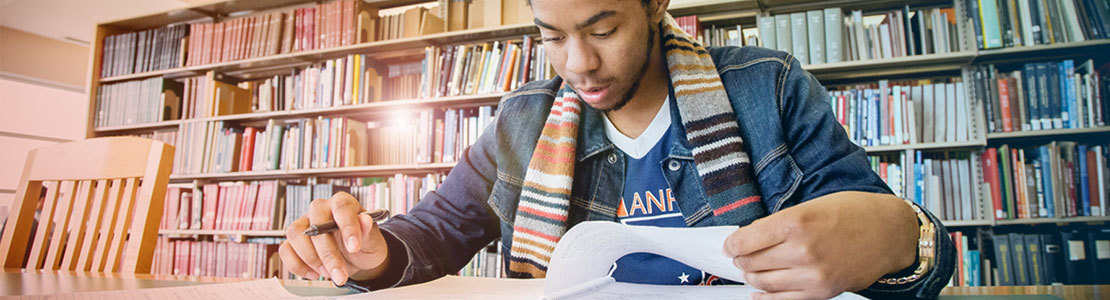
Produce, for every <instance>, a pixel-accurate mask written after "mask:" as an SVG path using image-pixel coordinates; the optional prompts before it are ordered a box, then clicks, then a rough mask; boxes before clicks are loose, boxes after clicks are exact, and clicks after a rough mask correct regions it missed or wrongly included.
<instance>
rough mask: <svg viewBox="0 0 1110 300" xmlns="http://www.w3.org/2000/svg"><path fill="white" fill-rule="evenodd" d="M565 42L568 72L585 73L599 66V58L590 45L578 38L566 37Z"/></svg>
mask: <svg viewBox="0 0 1110 300" xmlns="http://www.w3.org/2000/svg"><path fill="white" fill-rule="evenodd" d="M567 43H568V45H567V66H566V70H567V71H568V72H570V73H573V74H581V75H586V74H590V73H591V72H593V71H594V70H597V68H598V67H600V65H601V59H600V57H598V56H597V51H596V50H595V49H594V48H593V47H592V46H590V45H589V44H587V43H585V42H583V41H582V40H579V39H568V40H567Z"/></svg>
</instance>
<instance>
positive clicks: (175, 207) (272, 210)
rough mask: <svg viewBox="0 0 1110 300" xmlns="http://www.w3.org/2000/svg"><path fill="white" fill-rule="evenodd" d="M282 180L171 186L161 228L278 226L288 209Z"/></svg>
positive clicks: (225, 228)
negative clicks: (283, 193)
mask: <svg viewBox="0 0 1110 300" xmlns="http://www.w3.org/2000/svg"><path fill="white" fill-rule="evenodd" d="M283 184H284V183H283V182H281V181H274V180H272V181H256V182H250V183H244V182H221V183H211V184H205V185H203V186H200V187H198V188H195V189H194V188H182V187H170V188H168V189H167V190H166V201H165V203H166V205H164V206H163V207H164V209H163V214H162V223H161V225H160V226H159V228H161V229H192V230H241V231H246V230H278V229H282V227H281V220H282V219H283V217H284V216H283V215H282V214H283V213H284V212H285V209H284V207H285V203H284V202H283V201H284V199H285V197H284V195H282V192H284V191H285V189H283V188H282V185H283Z"/></svg>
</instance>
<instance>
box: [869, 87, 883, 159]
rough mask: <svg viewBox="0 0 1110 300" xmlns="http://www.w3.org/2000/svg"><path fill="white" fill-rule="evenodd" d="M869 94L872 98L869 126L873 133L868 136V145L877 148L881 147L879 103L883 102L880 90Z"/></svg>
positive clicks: (871, 91)
mask: <svg viewBox="0 0 1110 300" xmlns="http://www.w3.org/2000/svg"><path fill="white" fill-rule="evenodd" d="M868 94H869V95H870V96H871V111H870V112H868V115H869V117H870V120H869V121H870V122H869V123H870V124H868V126H869V127H870V131H871V132H870V133H868V134H867V137H868V138H869V139H870V140H869V141H868V145H871V146H877V145H879V129H880V127H879V124H880V123H879V122H880V121H881V120H879V115H880V114H879V106H880V103H879V102H882V100H880V98H879V91H878V90H870V93H868Z"/></svg>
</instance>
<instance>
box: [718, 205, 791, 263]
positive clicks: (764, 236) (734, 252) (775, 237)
mask: <svg viewBox="0 0 1110 300" xmlns="http://www.w3.org/2000/svg"><path fill="white" fill-rule="evenodd" d="M776 217H777V216H776V215H770V216H767V217H765V218H763V219H760V220H756V221H755V222H752V223H751V224H749V225H748V226H744V227H740V229H736V231H733V232H732V234H729V235H728V237H727V238H725V245H724V246H725V254H727V255H728V256H731V257H736V256H740V255H748V254H751V253H754V252H756V251H759V250H763V249H766V248H770V247H772V246H775V245H778V244H780V243H782V242H783V241H784V240H786V236H787V234H786V231H787V230H788V228H789V227H787V226H779V224H777V223H776V222H775V221H774V219H775V218H776Z"/></svg>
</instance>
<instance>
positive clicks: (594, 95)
mask: <svg viewBox="0 0 1110 300" xmlns="http://www.w3.org/2000/svg"><path fill="white" fill-rule="evenodd" d="M607 94H609V86H594V87H583V88H580V89H579V90H578V96H579V97H582V101H586V102H587V103H592V104H596V103H599V102H601V99H605V95H607Z"/></svg>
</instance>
